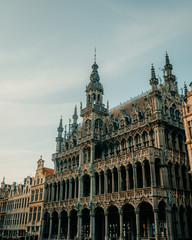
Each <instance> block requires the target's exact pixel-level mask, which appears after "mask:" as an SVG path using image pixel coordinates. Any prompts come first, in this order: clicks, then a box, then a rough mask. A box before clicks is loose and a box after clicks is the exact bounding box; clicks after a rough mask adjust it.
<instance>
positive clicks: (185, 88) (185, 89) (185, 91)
mask: <svg viewBox="0 0 192 240" xmlns="http://www.w3.org/2000/svg"><path fill="white" fill-rule="evenodd" d="M187 92H188V89H187V84H186V82H184V93H185V96H187Z"/></svg>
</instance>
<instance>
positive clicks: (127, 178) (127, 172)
mask: <svg viewBox="0 0 192 240" xmlns="http://www.w3.org/2000/svg"><path fill="white" fill-rule="evenodd" d="M125 172H126V185H127V186H126V188H127V190H130V181H129V166H126V171H125Z"/></svg>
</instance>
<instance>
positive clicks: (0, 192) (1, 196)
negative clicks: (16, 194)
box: [0, 178, 10, 239]
mask: <svg viewBox="0 0 192 240" xmlns="http://www.w3.org/2000/svg"><path fill="white" fill-rule="evenodd" d="M9 191H10V185H8V184H6V183H5V178H3V181H2V183H1V187H0V239H2V236H3V225H4V220H5V214H6V207H7V202H8V196H9Z"/></svg>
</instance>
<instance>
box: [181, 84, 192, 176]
mask: <svg viewBox="0 0 192 240" xmlns="http://www.w3.org/2000/svg"><path fill="white" fill-rule="evenodd" d="M189 86H190V87H191V91H188V89H187V86H186V84H185V97H184V102H183V122H184V126H185V134H186V145H187V151H188V155H189V162H190V173H191V174H192V83H190V85H189Z"/></svg>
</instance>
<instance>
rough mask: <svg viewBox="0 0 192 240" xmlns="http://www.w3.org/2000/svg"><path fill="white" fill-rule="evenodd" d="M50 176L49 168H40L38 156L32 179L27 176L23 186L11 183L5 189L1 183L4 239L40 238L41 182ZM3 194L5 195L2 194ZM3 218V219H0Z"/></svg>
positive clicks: (42, 162) (42, 184) (42, 199)
mask: <svg viewBox="0 0 192 240" xmlns="http://www.w3.org/2000/svg"><path fill="white" fill-rule="evenodd" d="M51 174H53V169H50V168H45V167H44V160H42V157H40V159H39V160H38V162H37V170H36V174H35V177H33V178H31V177H29V176H28V177H27V178H25V179H24V184H16V183H15V182H14V183H13V184H12V185H10V186H6V185H5V184H4V182H3V183H2V186H1V188H0V193H4V195H3V194H1V195H0V196H2V198H0V207H1V205H2V204H3V208H0V210H2V212H0V214H1V215H0V217H1V218H4V222H3V224H2V225H3V227H2V229H3V234H2V235H3V238H4V239H11V238H14V239H20V240H21V239H23V240H24V239H25V240H26V239H28V240H29V239H31V240H35V239H36V240H37V239H40V238H39V235H40V231H41V223H42V213H43V203H44V192H45V181H46V177H47V176H49V175H51ZM5 193H6V194H5ZM5 207H6V209H5ZM4 215H5V217H4Z"/></svg>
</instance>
